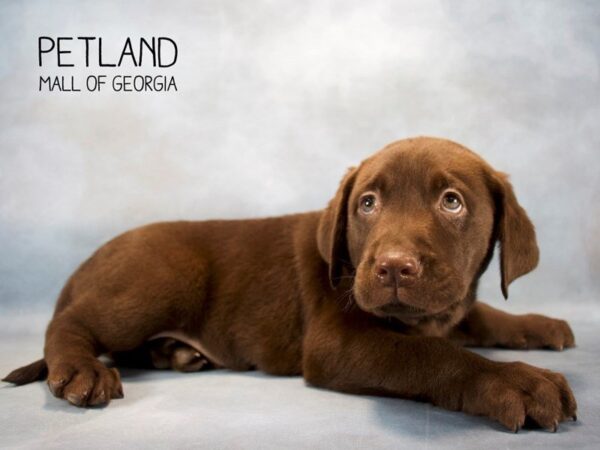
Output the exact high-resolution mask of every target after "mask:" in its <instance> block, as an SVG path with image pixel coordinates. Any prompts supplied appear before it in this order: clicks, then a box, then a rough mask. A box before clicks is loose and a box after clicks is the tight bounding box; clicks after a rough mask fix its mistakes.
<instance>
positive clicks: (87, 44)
mask: <svg viewBox="0 0 600 450" xmlns="http://www.w3.org/2000/svg"><path fill="white" fill-rule="evenodd" d="M77 39H79V40H81V41H85V67H90V41H93V40H94V39H96V38H95V37H89V36H79V37H78V38H77Z"/></svg>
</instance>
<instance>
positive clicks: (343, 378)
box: [303, 317, 577, 431]
mask: <svg viewBox="0 0 600 450" xmlns="http://www.w3.org/2000/svg"><path fill="white" fill-rule="evenodd" d="M314 320H317V319H313V321H311V323H309V325H308V328H307V330H306V334H305V340H304V347H303V374H304V378H305V379H306V380H307V381H308V382H309V383H311V384H313V385H316V386H321V387H325V388H329V389H334V390H339V391H344V392H351V393H362V394H378V395H388V396H389V395H392V396H399V397H404V398H413V399H420V400H428V401H430V402H432V403H433V404H435V405H438V406H441V407H444V408H447V409H451V410H461V411H464V412H467V413H471V414H477V415H484V416H487V417H490V418H492V419H494V420H497V421H499V422H500V423H502V424H503V425H504V426H506V427H507V428H509V429H511V430H513V431H517V430H518V429H519V428H520V427H522V426H523V424H524V422H525V419H526V418H527V417H530V418H531V419H533V420H534V421H535V422H536V423H538V424H539V425H540V426H542V427H544V428H548V429H551V430H555V429H556V427H557V426H558V423H559V422H560V421H562V420H565V419H567V418H571V417H574V415H575V412H576V409H577V404H576V402H575V398H574V397H573V393H572V392H571V389H570V388H569V386H568V384H567V381H566V380H565V378H564V377H563V376H562V375H561V374H558V373H554V372H551V371H549V370H544V369H540V368H537V367H533V366H530V365H527V364H524V363H520V362H515V363H500V362H495V361H490V360H488V359H485V358H483V357H481V356H479V355H477V354H474V353H472V352H469V351H467V350H465V349H463V348H461V347H458V346H456V345H454V344H453V343H451V342H450V341H448V340H446V339H444V338H437V337H422V336H405V335H401V334H399V333H396V332H393V331H390V330H386V329H381V328H378V327H377V325H375V324H371V326H369V324H367V323H366V321H365V320H362V321H361V320H355V321H351V320H343V319H341V320H340V318H338V319H335V318H332V317H329V319H328V320H321V321H320V323H319V322H316V323H315V322H314Z"/></svg>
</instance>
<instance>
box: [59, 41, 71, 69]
mask: <svg viewBox="0 0 600 450" xmlns="http://www.w3.org/2000/svg"><path fill="white" fill-rule="evenodd" d="M72 40H73V38H72V37H59V38H56V60H57V62H58V67H73V66H74V64H67V63H65V64H63V63H61V62H60V55H62V54H69V53H71V50H61V49H60V43H61V42H62V41H72Z"/></svg>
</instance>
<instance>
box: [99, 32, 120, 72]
mask: <svg viewBox="0 0 600 450" xmlns="http://www.w3.org/2000/svg"><path fill="white" fill-rule="evenodd" d="M98 64H99V65H100V67H115V65H116V64H104V63H103V62H102V38H98Z"/></svg>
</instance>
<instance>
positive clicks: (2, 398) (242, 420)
mask: <svg viewBox="0 0 600 450" xmlns="http://www.w3.org/2000/svg"><path fill="white" fill-rule="evenodd" d="M2 322H4V324H5V325H6V326H4V327H0V328H1V330H0V373H1V374H2V375H5V374H6V373H7V372H8V371H9V370H11V369H13V368H15V367H17V366H19V365H22V364H24V363H28V362H30V361H32V360H34V359H37V358H38V357H39V356H40V354H41V349H42V344H43V333H42V332H41V330H43V327H40V332H39V333H37V332H36V333H31V332H27V331H19V327H18V326H17V327H15V326H14V324H9V321H8V320H6V319H2V320H0V324H1V323H2ZM572 326H573V329H574V331H575V334H576V337H577V342H578V346H577V348H574V349H570V350H567V351H564V352H562V353H559V352H552V351H506V350H477V351H479V352H481V353H482V354H484V355H486V356H488V357H491V358H494V359H496V360H502V361H510V360H517V359H518V360H523V361H526V362H528V363H530V364H534V365H539V366H543V367H546V368H549V369H552V370H556V371H560V372H563V373H564V374H565V375H566V376H567V378H568V380H569V382H570V383H571V386H572V388H573V390H574V392H575V395H576V397H577V401H578V404H579V411H578V415H579V420H578V421H577V422H569V423H564V424H562V425H561V427H560V428H559V430H558V432H557V433H556V434H553V433H550V432H547V431H540V430H522V431H521V432H520V433H519V434H516V435H515V434H512V433H510V432H507V431H506V430H504V429H503V428H502V427H501V426H499V425H498V424H496V423H494V422H491V421H489V420H487V419H485V418H480V417H470V416H467V415H465V414H461V413H456V412H449V411H444V410H442V409H439V408H436V407H433V406H430V405H428V404H424V403H417V402H413V401H407V400H399V399H390V398H376V397H365V396H363V397H361V396H352V395H345V394H339V393H335V392H328V391H324V390H319V389H315V388H310V387H307V386H306V385H305V384H304V382H303V381H302V379H301V378H297V377H293V378H278V377H271V376H267V375H264V374H261V373H257V372H248V373H233V372H229V371H226V370H219V371H212V372H201V373H194V374H179V373H173V372H166V371H137V370H123V371H122V377H123V381H124V390H125V398H124V399H122V400H117V401H113V402H112V403H111V404H110V406H108V407H106V408H98V409H78V408H74V407H72V406H69V405H68V404H66V403H65V402H64V401H61V400H58V399H55V398H54V397H52V395H51V394H50V393H49V391H48V389H47V388H46V385H45V383H41V382H38V383H34V384H30V385H27V386H22V387H18V388H15V387H12V386H9V385H7V384H5V383H2V385H1V387H0V447H2V448H45V449H47V448H77V449H83V448H111V449H116V448H170V449H171V448H192V447H194V448H210V449H216V448H265V449H267V448H273V449H282V448H361V449H362V448H365V449H366V448H368V449H372V448H411V449H420V448H436V449H437V448H477V449H487V448H490V449H491V448H493V449H497V448H528V449H531V448H577V449H579V448H600V428H599V426H598V419H599V416H600V406H599V402H600V395H599V389H598V388H599V387H600V381H599V377H598V371H599V369H600V345H598V340H597V334H596V329H597V327H596V325H595V324H594V322H588V321H585V320H584V321H580V322H572Z"/></svg>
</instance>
